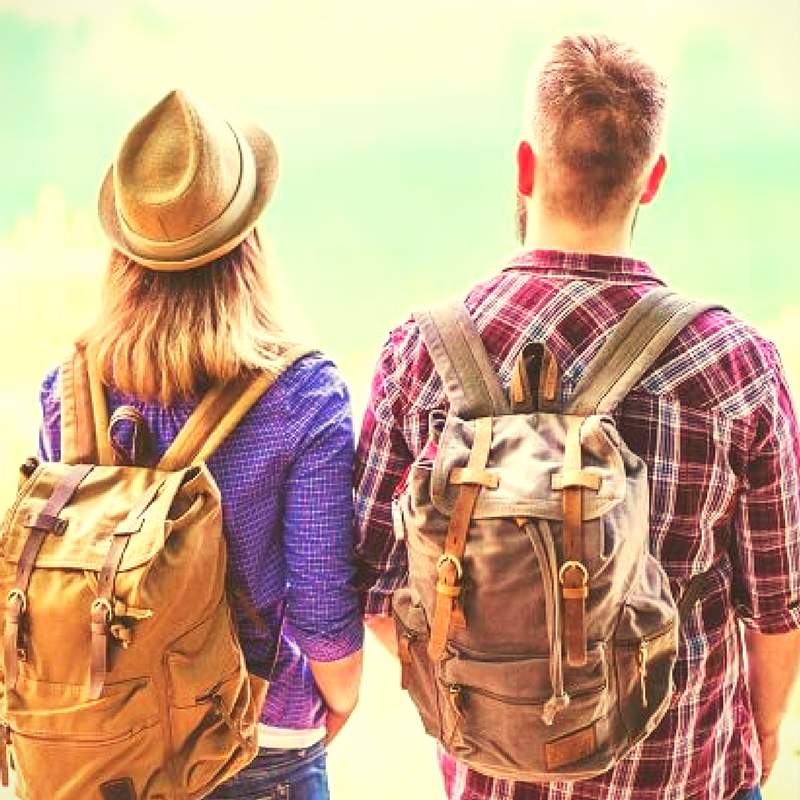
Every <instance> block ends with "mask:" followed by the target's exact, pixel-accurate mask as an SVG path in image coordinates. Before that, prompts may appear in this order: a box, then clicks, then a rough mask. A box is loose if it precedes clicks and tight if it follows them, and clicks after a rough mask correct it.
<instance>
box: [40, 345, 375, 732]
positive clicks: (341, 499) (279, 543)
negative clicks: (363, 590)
mask: <svg viewBox="0 0 800 800" xmlns="http://www.w3.org/2000/svg"><path fill="white" fill-rule="evenodd" d="M58 375H59V371H58V369H56V370H53V371H52V372H51V373H50V374H49V375H48V376H47V377H46V378H45V380H44V383H43V385H42V392H41V402H42V411H43V425H42V429H41V441H40V453H41V456H42V457H43V458H45V459H46V460H49V461H55V460H58V459H59V457H60V454H61V453H60V451H61V442H60V423H61V402H60V382H59V378H58ZM107 399H108V403H109V412H110V413H113V411H114V410H115V409H116V408H118V407H119V406H120V405H132V406H134V407H135V408H137V409H138V410H139V411H140V412H141V413H142V414H143V415H144V418H145V419H146V420H147V422H148V425H149V426H150V430H151V431H152V433H153V436H154V438H155V441H156V444H157V448H158V453H159V457H160V456H161V455H162V454H163V453H164V452H165V450H166V449H167V447H168V445H169V444H170V443H171V442H172V440H173V439H174V438H175V436H176V435H177V433H178V431H179V430H180V429H181V427H182V426H183V424H184V423H185V422H186V420H187V419H188V418H189V415H190V414H191V412H192V411H193V409H194V406H195V403H193V402H186V403H181V404H177V405H174V406H171V407H169V408H164V407H161V406H158V405H156V404H154V403H144V402H141V401H139V400H137V399H135V398H131V397H125V396H122V395H120V394H118V393H116V392H113V391H111V392H107ZM121 444H123V446H126V444H127V445H128V446H129V444H130V443H129V442H128V443H126V442H124V441H123V442H121ZM352 463H353V431H352V420H351V413H350V401H349V397H348V393H347V389H346V388H345V385H344V383H343V382H342V380H341V378H340V377H339V374H338V373H337V371H336V368H335V367H334V365H333V364H332V363H331V362H330V361H328V360H327V359H325V358H323V357H321V356H318V355H313V356H307V357H305V358H303V359H302V360H301V361H299V362H298V363H297V364H295V365H294V366H293V367H291V368H290V369H288V370H287V371H286V373H284V374H283V375H282V376H281V377H280V378H279V379H278V380H277V381H276V383H275V384H274V386H273V387H272V389H270V390H269V392H267V393H266V394H265V395H264V396H263V397H262V398H261V399H260V400H259V401H258V402H257V403H256V404H255V406H253V408H252V409H251V410H250V411H249V412H248V413H247V414H246V415H245V417H244V419H243V420H242V421H241V423H240V424H239V425H238V427H237V428H236V429H235V430H234V431H233V432H232V433H231V435H230V436H229V437H228V438H227V439H226V440H225V441H224V442H223V443H222V445H221V446H220V447H219V449H218V450H217V451H216V452H215V453H213V454H212V456H211V457H210V458H209V460H208V462H207V465H208V468H209V470H210V471H211V473H212V475H213V476H214V478H215V479H216V481H217V484H218V486H219V488H220V491H221V493H222V508H223V519H224V525H225V531H226V536H227V539H228V545H229V548H228V550H229V570H230V571H231V572H232V575H233V576H235V579H236V580H237V581H238V583H239V585H240V586H242V587H243V588H244V589H245V590H246V592H247V594H248V596H249V597H250V598H251V599H252V602H253V604H254V605H255V607H256V609H257V610H258V612H259V614H260V616H261V617H262V619H263V621H264V623H265V625H266V627H267V628H268V629H269V630H270V631H272V633H273V636H272V637H270V638H271V639H272V640H274V638H275V636H277V633H278V631H279V628H280V617H281V607H282V606H285V620H284V627H283V636H282V640H281V645H280V649H279V656H278V661H277V664H276V666H275V671H274V673H273V678H272V680H273V682H272V685H271V687H270V690H269V694H268V696H267V702H266V705H265V707H264V711H263V713H262V722H264V723H265V724H266V725H268V726H270V727H272V728H280V729H289V730H296V731H303V730H313V729H318V728H320V727H324V724H325V708H324V704H323V702H322V699H321V697H320V695H319V693H318V691H317V689H316V686H315V685H314V680H313V677H312V675H311V670H310V667H309V663H308V659H309V658H312V659H314V660H315V661H335V660H337V659H341V658H344V657H345V656H348V655H350V654H351V653H354V652H356V651H357V650H358V649H359V648H360V647H361V645H362V641H363V628H362V623H361V617H360V613H359V608H358V602H357V597H356V594H355V592H354V591H353V589H352V586H351V583H352V576H353V562H352V552H353V525H352V518H353V507H352V493H351V474H352ZM239 616H240V620H239V632H240V637H241V640H242V644H243V646H244V649H245V653H246V655H247V658H248V664H249V666H250V668H251V669H253V670H254V671H255V672H258V673H261V674H263V673H264V672H265V671H268V669H269V664H270V661H271V652H270V648H269V646H268V644H267V641H266V639H265V637H264V636H263V631H257V630H256V628H257V626H255V625H254V624H253V622H251V621H250V620H249V619H248V618H247V617H246V615H245V614H240V615H239Z"/></svg>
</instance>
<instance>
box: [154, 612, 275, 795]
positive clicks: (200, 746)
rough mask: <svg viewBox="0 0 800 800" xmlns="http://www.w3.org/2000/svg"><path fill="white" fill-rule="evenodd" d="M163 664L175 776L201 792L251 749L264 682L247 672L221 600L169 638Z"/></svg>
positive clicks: (238, 763) (239, 763) (237, 766)
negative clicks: (202, 654) (192, 624)
mask: <svg viewBox="0 0 800 800" xmlns="http://www.w3.org/2000/svg"><path fill="white" fill-rule="evenodd" d="M199 650H203V651H205V652H206V655H207V656H208V655H209V651H211V652H212V653H213V657H206V658H203V659H199V658H197V657H196V653H197V652H198V651H199ZM166 667H167V683H168V688H169V705H170V708H169V714H170V734H171V737H172V748H173V751H174V757H173V764H174V771H175V773H176V779H177V781H178V783H179V784H180V785H181V786H182V787H184V789H186V790H187V791H188V792H189V793H190V795H191V796H192V797H197V796H201V794H204V793H207V792H208V791H210V790H211V789H212V788H213V787H214V786H216V785H218V784H219V783H220V782H221V781H222V780H224V779H226V778H227V777H230V776H231V775H233V774H234V773H235V772H238V771H239V770H240V769H241V768H242V767H243V766H245V765H246V764H247V763H249V761H250V760H251V759H252V758H253V756H254V755H255V754H256V752H257V749H258V744H257V724H258V717H259V715H260V713H261V706H262V704H263V701H264V695H265V691H266V683H265V682H264V681H261V680H260V679H257V678H254V677H253V676H250V675H248V673H247V670H246V668H245V665H244V661H243V660H242V659H241V657H240V654H239V651H238V648H237V645H236V639H235V633H234V631H233V626H232V623H231V620H230V614H229V610H228V606H227V604H226V603H220V605H219V606H218V607H217V609H216V610H215V611H214V613H213V614H212V615H211V616H210V617H208V618H207V619H206V620H204V621H203V622H201V623H200V624H199V625H198V626H196V627H195V628H194V629H192V630H191V631H189V632H188V633H186V634H184V635H183V636H182V637H180V639H178V640H177V641H175V642H173V644H172V645H171V648H170V652H168V653H167V655H166Z"/></svg>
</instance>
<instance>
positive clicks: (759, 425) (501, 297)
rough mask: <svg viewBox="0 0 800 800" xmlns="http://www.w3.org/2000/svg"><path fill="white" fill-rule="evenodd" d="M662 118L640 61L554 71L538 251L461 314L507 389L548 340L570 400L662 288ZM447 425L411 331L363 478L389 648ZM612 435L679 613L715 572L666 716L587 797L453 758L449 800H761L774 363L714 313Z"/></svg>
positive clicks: (674, 350) (769, 744) (544, 114)
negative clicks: (658, 238)
mask: <svg viewBox="0 0 800 800" xmlns="http://www.w3.org/2000/svg"><path fill="white" fill-rule="evenodd" d="M665 98H666V86H665V84H664V82H663V80H662V79H661V78H660V77H659V76H658V75H657V73H656V72H655V71H654V70H653V68H652V67H651V66H650V65H649V64H648V63H647V62H646V61H645V60H644V59H643V58H642V56H641V55H640V54H639V53H638V52H637V51H635V50H634V49H633V48H631V47H629V46H627V45H626V44H624V43H622V42H619V41H616V40H614V39H611V38H609V37H606V36H599V35H598V36H588V35H580V36H572V37H565V38H563V39H562V40H560V41H559V42H557V43H556V44H554V45H553V46H552V47H551V48H550V49H549V50H548V52H547V53H546V54H545V56H544V57H543V59H542V61H541V62H540V64H539V66H538V68H537V70H536V71H535V73H534V75H533V78H532V81H531V86H530V97H529V108H528V115H527V125H528V130H527V138H526V139H525V140H523V141H522V142H521V143H520V145H519V148H518V152H517V162H518V179H517V188H518V194H519V203H518V216H519V228H520V234H521V237H522V240H523V243H524V249H523V250H522V251H521V252H520V253H518V254H517V255H516V256H515V257H514V258H512V260H511V261H510V263H508V264H507V265H506V266H505V267H504V268H503V269H502V270H501V271H500V272H499V273H498V274H496V275H494V276H493V277H490V278H488V279H487V280H486V281H484V282H483V283H481V284H479V285H477V286H475V287H474V288H473V289H472V290H471V291H470V292H469V294H468V295H467V297H466V299H465V303H466V306H467V308H468V310H469V312H470V314H471V316H472V318H473V319H474V321H475V323H476V325H477V327H478V330H479V331H480V333H481V336H482V339H483V341H484V343H485V345H486V348H487V350H488V353H489V357H490V359H491V360H492V363H493V365H494V366H495V368H496V370H497V372H498V374H499V376H500V378H501V380H502V381H503V383H504V384H505V385H508V383H509V380H510V374H511V369H512V365H513V364H514V362H515V360H516V358H517V355H518V354H519V352H520V349H521V348H522V345H523V344H524V343H525V342H526V341H528V340H537V341H543V342H546V343H547V345H548V347H549V348H550V350H551V351H552V352H553V354H554V356H555V358H556V360H557V361H558V364H559V367H560V369H561V371H562V373H563V375H564V380H563V386H562V392H563V396H564V398H566V397H568V396H569V394H570V392H571V391H572V390H573V389H574V387H575V385H576V383H577V382H578V380H579V379H580V377H581V375H582V373H583V371H584V370H585V369H586V366H587V364H588V363H589V362H590V361H591V358H592V356H593V354H594V353H596V352H597V350H598V348H599V346H600V345H601V343H602V342H603V340H604V338H605V336H606V335H607V334H608V332H609V331H610V330H611V329H612V328H613V327H614V326H615V325H616V324H617V323H618V322H619V321H620V320H621V319H622V317H623V316H624V314H625V312H626V311H627V310H628V309H629V308H630V307H631V306H632V305H633V303H634V302H635V301H636V300H637V299H638V298H639V297H641V296H642V295H643V294H645V293H646V292H647V291H648V290H649V289H651V288H653V287H654V286H657V285H659V284H660V283H661V280H660V279H659V278H658V276H657V275H656V273H655V272H654V271H653V270H652V269H651V267H650V266H648V265H647V264H645V263H644V262H642V261H638V260H635V259H633V258H631V257H630V256H629V255H628V246H629V242H630V233H631V230H632V227H633V223H634V219H635V216H636V213H637V211H638V207H639V206H640V205H642V204H645V203H647V202H649V201H650V200H652V199H653V197H654V196H655V194H656V193H657V191H658V188H659V184H660V182H661V179H662V177H663V175H664V171H665V164H666V162H665V160H664V156H663V155H661V154H660V151H659V146H660V139H661V133H662V128H663V123H664V117H665ZM446 405H447V404H446V399H445V396H444V392H443V388H442V382H441V380H440V378H439V376H438V375H437V374H436V372H435V371H434V369H433V364H432V362H431V359H430V356H429V355H428V352H427V349H426V347H425V345H424V343H423V342H422V340H421V337H420V333H419V329H418V328H417V325H416V324H415V323H414V321H413V320H409V321H407V322H406V323H405V324H403V325H401V326H400V327H398V328H397V329H395V330H394V331H393V332H392V333H391V334H390V336H389V339H388V340H387V342H386V344H385V345H384V348H383V350H382V352H381V354H380V357H379V360H378V364H377V368H376V371H375V376H374V380H373V383H372V393H371V398H370V401H369V404H368V407H367V410H366V414H365V417H364V423H363V428H362V433H361V440H360V444H359V450H358V456H357V470H356V503H357V514H358V521H359V529H360V543H359V554H360V562H361V576H362V580H363V585H364V587H365V611H366V615H367V622H368V624H369V625H370V627H371V628H372V630H373V631H374V632H375V633H376V635H377V636H378V637H379V638H380V639H381V640H382V641H384V643H386V644H387V646H388V647H390V649H392V648H395V649H396V641H394V640H393V637H394V630H393V624H392V621H391V619H390V618H389V614H390V602H391V595H392V593H393V592H394V591H395V590H396V589H397V588H399V587H401V586H402V585H403V584H404V582H405V581H406V579H407V570H408V567H407V557H406V550H405V544H404V542H403V541H399V540H396V539H395V537H394V534H393V531H392V522H391V500H392V496H393V493H394V492H395V490H396V487H397V486H398V483H399V482H400V481H401V480H402V478H403V476H404V474H405V473H406V471H407V469H408V468H409V465H410V464H411V463H412V462H413V461H414V459H415V458H417V457H418V456H420V454H421V452H422V451H423V448H424V447H425V444H426V440H427V433H428V418H429V415H430V413H431V411H432V410H434V409H442V408H445V407H446ZM615 416H616V418H617V424H618V427H619V430H620V432H621V434H622V436H623V438H624V440H625V441H626V442H627V444H628V445H629V447H630V448H631V449H632V450H633V451H634V452H635V453H637V454H638V455H639V456H640V457H641V458H642V459H643V460H644V461H645V463H646V464H647V467H648V474H649V479H650V488H651V498H650V499H651V520H650V542H651V548H652V551H653V552H654V553H655V554H656V555H657V557H658V558H659V559H660V561H661V563H662V565H663V567H664V569H665V570H666V572H667V574H668V576H669V578H670V581H671V586H672V589H673V592H674V595H675V597H676V598H677V597H679V596H680V594H681V592H682V590H683V588H684V587H685V586H686V583H687V582H688V580H689V578H690V577H691V576H693V575H696V574H698V573H701V572H706V571H710V572H709V576H710V581H709V584H708V587H707V589H706V593H705V594H704V596H703V597H702V599H701V601H700V602H699V603H698V605H696V606H695V608H694V610H693V612H692V613H691V614H690V616H689V618H688V619H687V620H686V622H685V623H684V625H683V626H682V630H681V636H680V652H679V658H678V662H677V666H676V669H675V673H674V682H675V690H676V691H675V694H674V697H673V699H672V703H671V706H670V708H669V711H668V712H667V714H666V716H665V718H664V719H663V721H662V722H661V724H660V725H659V727H658V728H657V729H656V730H655V731H654V732H653V733H652V734H651V735H650V736H649V737H648V738H647V739H645V740H644V741H643V742H641V743H640V744H639V745H637V746H636V747H635V748H634V749H633V750H632V751H631V752H630V753H629V755H628V756H627V757H625V758H624V759H623V760H621V761H620V762H619V763H618V764H617V765H616V766H615V767H614V768H612V769H611V770H609V771H608V772H606V773H604V774H602V775H600V776H598V777H596V778H593V779H590V780H585V781H580V782H574V783H566V782H552V783H522V782H514V781H510V780H505V779H499V778H494V777H491V776H486V775H482V774H480V773H478V772H476V771H475V770H473V769H471V768H470V767H469V766H467V765H466V764H463V763H460V762H459V761H457V760H456V759H454V758H453V757H452V756H450V755H449V754H448V753H447V752H446V751H445V750H444V749H442V748H440V752H439V762H440V766H441V770H442V775H443V778H444V784H445V788H446V791H447V795H448V797H449V798H451V800H501V799H502V800H545V798H547V799H548V800H567V798H570V799H571V800H599V799H600V798H614V800H627V799H628V798H635V799H636V800H641V799H642V798H652V800H656V798H658V800H664V799H668V798H671V799H672V800H679V799H680V800H684V799H685V800H689V799H691V800H695V799H696V800H700V799H701V798H709V799H710V800H728V799H729V798H757V797H759V796H760V793H759V788H758V786H759V783H762V784H763V782H764V781H765V780H766V779H767V777H768V775H769V773H770V770H771V769H772V767H773V765H774V763H775V759H776V757H777V753H778V735H779V728H780V724H781V720H782V718H783V716H784V713H785V711H786V707H787V704H788V700H789V696H790V692H791V687H792V684H793V681H794V678H795V675H796V673H797V672H798V664H799V663H800V531H799V530H798V528H799V526H800V483H799V482H798V480H799V479H800V475H799V474H798V471H799V470H798V462H799V459H800V439H799V438H798V430H797V423H796V420H795V414H794V410H793V408H792V403H791V399H790V397H789V392H788V389H787V386H786V381H785V378H784V375H783V373H782V370H781V365H780V360H779V357H778V354H777V352H776V351H775V348H774V346H773V345H772V344H771V343H769V342H767V341H766V340H764V339H763V338H762V337H761V336H760V335H759V334H758V333H757V332H756V331H755V330H754V329H753V328H751V327H750V326H748V325H746V324H745V323H743V322H741V321H739V320H737V319H735V318H734V317H733V316H731V315H730V314H728V313H726V312H723V311H707V312H705V313H704V314H702V315H701V316H700V317H698V318H697V319H696V320H695V321H694V322H693V323H692V324H691V325H690V326H689V327H688V328H686V329H685V330H684V331H682V332H681V333H680V334H679V335H678V336H677V337H676V338H675V339H674V341H673V342H672V344H671V345H670V346H669V347H668V348H667V350H666V351H665V352H664V353H663V354H662V356H661V357H660V358H659V359H658V361H657V362H656V364H655V365H654V366H653V367H652V368H651V369H650V370H649V371H648V373H647V374H646V375H645V377H644V379H643V380H642V381H641V382H640V383H639V385H638V386H637V387H636V388H635V389H634V390H633V391H632V392H631V393H630V394H629V395H628V397H627V398H626V400H625V401H624V403H623V404H622V405H621V406H620V408H619V410H618V411H617V412H616V414H615ZM510 602H513V600H511V599H510ZM745 654H747V656H745Z"/></svg>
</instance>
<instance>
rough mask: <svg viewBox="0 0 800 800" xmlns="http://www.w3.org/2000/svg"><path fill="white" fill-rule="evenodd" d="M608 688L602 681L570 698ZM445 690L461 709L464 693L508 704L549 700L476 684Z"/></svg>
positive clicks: (459, 685) (588, 695)
mask: <svg viewBox="0 0 800 800" xmlns="http://www.w3.org/2000/svg"><path fill="white" fill-rule="evenodd" d="M607 689H608V681H603V683H602V684H600V685H599V686H595V687H592V688H591V689H581V690H580V691H578V692H575V693H574V694H571V695H570V699H572V700H578V699H580V698H583V697H590V696H592V695H596V694H600V693H601V692H604V691H606V690H607ZM447 692H448V696H449V697H450V702H451V703H452V704H453V705H454V707H455V701H454V698H457V701H458V704H459V708H461V709H462V710H463V696H464V694H467V695H470V694H477V695H479V696H481V697H486V698H487V699H489V700H495V701H496V702H498V703H505V704H507V705H510V706H546V705H547V703H548V702H549V699H548V698H538V699H536V700H525V699H522V698H519V697H509V696H508V695H505V694H498V693H497V692H493V691H491V690H490V689H483V688H480V687H478V686H464V685H463V684H460V683H451V684H447Z"/></svg>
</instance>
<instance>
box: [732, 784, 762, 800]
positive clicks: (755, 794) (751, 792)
mask: <svg viewBox="0 0 800 800" xmlns="http://www.w3.org/2000/svg"><path fill="white" fill-rule="evenodd" d="M733 800H761V789H759V787H758V786H753V788H752V789H739V791H738V792H737V793H736V794H735V795H734V798H733Z"/></svg>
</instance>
